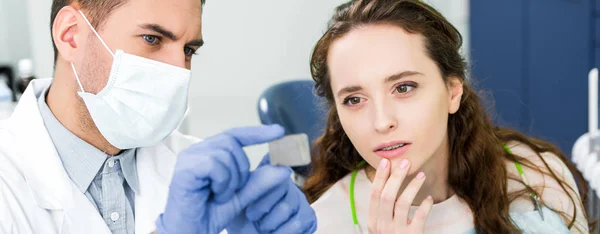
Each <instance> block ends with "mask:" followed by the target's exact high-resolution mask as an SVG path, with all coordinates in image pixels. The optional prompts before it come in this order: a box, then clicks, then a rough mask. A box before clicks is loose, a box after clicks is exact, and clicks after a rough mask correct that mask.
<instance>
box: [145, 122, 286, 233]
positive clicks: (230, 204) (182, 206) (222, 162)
mask: <svg viewBox="0 0 600 234" xmlns="http://www.w3.org/2000/svg"><path fill="white" fill-rule="evenodd" d="M283 133H284V130H283V128H282V127H281V126H277V125H274V126H260V127H248V128H238V129H232V130H229V131H227V132H225V133H222V134H219V135H216V136H214V137H211V138H208V139H206V140H205V141H203V142H200V143H198V144H195V145H193V146H191V147H190V148H188V149H186V150H184V151H183V152H181V153H180V154H179V156H178V159H177V163H176V165H175V171H174V175H173V178H172V181H171V185H170V188H169V197H168V200H167V206H166V208H165V211H164V213H163V214H161V215H160V217H159V218H158V219H157V221H156V227H157V228H156V229H157V232H158V233H160V234H174V233H193V234H196V233H207V234H216V233H219V232H221V231H222V230H223V229H224V228H225V227H226V226H228V225H229V224H230V223H231V222H232V221H233V220H234V218H236V217H238V216H239V214H241V213H242V212H243V211H244V208H246V207H247V206H248V205H250V204H252V203H254V202H255V201H257V200H258V199H259V198H260V197H263V196H265V195H266V192H269V191H272V190H273V189H274V188H276V187H278V186H281V184H282V183H285V181H287V180H289V175H290V171H289V170H288V169H286V168H284V167H271V166H264V167H261V168H259V169H257V170H255V171H253V172H252V175H250V172H249V167H250V163H249V161H248V158H247V157H246V154H245V153H244V151H243V149H242V147H244V146H248V145H254V144H261V143H266V142H269V141H272V140H276V139H278V138H281V137H282V136H283Z"/></svg>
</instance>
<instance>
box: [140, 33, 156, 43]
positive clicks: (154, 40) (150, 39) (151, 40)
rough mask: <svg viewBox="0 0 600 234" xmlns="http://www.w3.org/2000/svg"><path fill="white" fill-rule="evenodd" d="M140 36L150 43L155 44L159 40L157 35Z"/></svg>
mask: <svg viewBox="0 0 600 234" xmlns="http://www.w3.org/2000/svg"><path fill="white" fill-rule="evenodd" d="M142 38H144V40H145V41H146V42H147V43H148V44H150V45H155V44H156V43H158V41H159V39H158V37H157V36H152V35H143V36H142Z"/></svg>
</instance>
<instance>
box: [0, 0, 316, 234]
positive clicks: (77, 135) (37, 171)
mask: <svg viewBox="0 0 600 234" xmlns="http://www.w3.org/2000/svg"><path fill="white" fill-rule="evenodd" d="M203 4H204V1H203V0H202V1H201V0H169V1H153V0H102V1H99V0H53V6H52V17H51V32H52V40H53V43H54V46H55V62H56V66H55V73H54V79H46V80H44V79H42V80H35V81H34V82H32V83H31V84H30V86H29V87H28V88H27V90H26V91H25V93H24V94H23V96H22V97H21V100H20V102H19V104H18V106H17V107H16V109H15V111H14V113H13V115H12V116H11V117H10V118H9V119H8V120H6V121H3V122H0V233H65V234H67V233H119V234H121V233H123V234H124V233H128V234H129V233H153V232H156V233H219V232H221V231H223V230H225V229H226V230H227V231H228V232H229V233H312V232H314V230H315V229H316V221H315V215H314V211H313V210H312V209H311V208H310V206H309V205H308V203H307V201H306V199H305V197H304V196H303V194H302V193H301V191H300V190H299V189H298V188H297V187H295V186H294V184H293V183H292V181H291V180H290V178H289V173H290V170H289V168H285V167H274V166H270V165H268V163H266V161H265V162H263V163H261V166H259V168H258V169H256V170H255V171H249V162H248V159H247V157H246V155H245V154H244V151H243V150H242V147H244V146H246V145H252V144H260V143H264V142H268V141H271V140H274V139H277V138H280V137H282V136H283V129H282V128H281V127H279V126H258V127H248V128H238V129H232V130H229V131H226V132H224V133H222V134H219V135H216V136H214V137H211V138H208V139H206V140H205V141H202V142H200V141H199V140H198V139H194V138H192V137H187V136H184V135H182V134H180V133H178V132H176V131H174V130H175V129H176V128H177V127H178V125H179V124H180V122H181V120H182V119H183V117H184V114H185V112H186V110H187V106H188V105H187V98H188V86H189V82H190V70H189V69H190V67H191V59H192V55H193V54H194V53H195V52H196V50H198V48H199V47H201V46H202V44H203V40H202V33H201V22H202V21H201V14H202V6H203ZM36 40H45V38H41V39H40V38H37V39H36ZM48 59H51V58H48Z"/></svg>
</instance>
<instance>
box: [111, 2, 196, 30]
mask: <svg viewBox="0 0 600 234" xmlns="http://www.w3.org/2000/svg"><path fill="white" fill-rule="evenodd" d="M120 10H121V12H120V15H121V17H125V18H128V19H124V18H121V17H119V18H121V19H120V20H119V21H121V22H122V21H123V20H126V21H128V22H132V23H134V24H136V25H138V26H143V25H159V26H161V27H162V28H164V29H167V30H169V31H171V32H173V33H175V34H179V35H181V34H186V35H187V36H193V37H197V36H198V35H200V34H201V26H202V4H201V0H129V2H128V3H127V4H126V5H124V6H123V7H121V9H120ZM192 34H193V35H192Z"/></svg>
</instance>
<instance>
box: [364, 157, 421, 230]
mask: <svg viewBox="0 0 600 234" xmlns="http://www.w3.org/2000/svg"><path fill="white" fill-rule="evenodd" d="M409 168H410V162H409V161H408V160H406V159H405V160H403V161H402V162H400V165H399V166H398V167H397V168H394V170H391V165H390V161H389V160H388V159H385V158H384V159H381V162H380V164H379V167H378V168H377V173H376V174H375V179H373V188H372V190H371V203H370V204H371V205H370V207H369V233H378V234H396V233H402V234H417V233H423V232H424V228H425V220H426V219H427V216H428V215H429V211H431V207H432V206H433V199H432V198H431V196H428V197H427V198H426V199H424V200H423V202H422V203H421V206H419V209H417V211H416V213H415V214H414V217H413V219H412V220H409V219H408V212H409V210H410V207H411V204H412V203H413V200H414V199H415V196H416V195H417V193H418V192H419V189H421V186H422V185H423V182H425V174H423V172H419V174H417V176H416V177H415V178H414V179H413V180H412V181H411V182H410V184H408V186H407V187H406V189H404V191H403V192H402V194H401V195H400V196H399V197H398V192H399V190H400V186H401V185H402V182H403V181H404V178H405V177H406V174H407V173H408V170H409ZM390 171H391V172H390ZM396 198H397V199H396Z"/></svg>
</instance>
